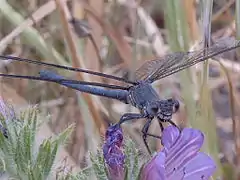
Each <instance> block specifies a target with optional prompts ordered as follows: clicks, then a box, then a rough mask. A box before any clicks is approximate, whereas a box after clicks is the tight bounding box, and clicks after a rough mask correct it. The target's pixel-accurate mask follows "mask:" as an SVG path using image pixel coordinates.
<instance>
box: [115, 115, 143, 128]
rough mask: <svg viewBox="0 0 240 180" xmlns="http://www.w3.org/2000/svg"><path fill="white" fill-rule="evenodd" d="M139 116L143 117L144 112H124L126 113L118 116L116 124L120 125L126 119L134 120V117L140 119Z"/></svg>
mask: <svg viewBox="0 0 240 180" xmlns="http://www.w3.org/2000/svg"><path fill="white" fill-rule="evenodd" d="M141 118H145V115H144V114H137V113H126V114H123V115H122V117H121V118H120V120H119V122H118V123H117V125H119V126H120V125H121V124H122V123H124V122H126V121H131V120H134V119H141Z"/></svg>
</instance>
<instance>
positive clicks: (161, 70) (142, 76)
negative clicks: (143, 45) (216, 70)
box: [135, 38, 240, 82]
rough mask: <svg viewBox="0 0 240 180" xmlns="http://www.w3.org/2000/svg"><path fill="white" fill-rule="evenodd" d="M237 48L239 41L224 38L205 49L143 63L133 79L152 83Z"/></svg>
mask: <svg viewBox="0 0 240 180" xmlns="http://www.w3.org/2000/svg"><path fill="white" fill-rule="evenodd" d="M239 46H240V41H238V40H235V39H233V38H224V39H221V40H219V41H217V42H216V43H214V44H213V46H211V47H209V48H206V49H201V50H198V51H193V52H176V53H172V54H168V55H166V56H164V57H162V58H159V59H155V60H150V61H147V62H146V63H144V64H143V65H142V66H141V67H140V68H139V69H138V70H137V71H136V72H135V77H136V80H137V81H139V80H145V81H149V82H154V81H156V80H158V79H162V78H164V77H167V76H169V75H171V74H174V73H176V72H179V71H181V70H183V69H185V68H188V67H190V66H193V65H195V64H197V63H199V62H202V61H205V60H207V59H209V58H211V57H214V56H216V55H218V54H221V53H223V52H226V51H230V50H232V49H235V48H237V47H239Z"/></svg>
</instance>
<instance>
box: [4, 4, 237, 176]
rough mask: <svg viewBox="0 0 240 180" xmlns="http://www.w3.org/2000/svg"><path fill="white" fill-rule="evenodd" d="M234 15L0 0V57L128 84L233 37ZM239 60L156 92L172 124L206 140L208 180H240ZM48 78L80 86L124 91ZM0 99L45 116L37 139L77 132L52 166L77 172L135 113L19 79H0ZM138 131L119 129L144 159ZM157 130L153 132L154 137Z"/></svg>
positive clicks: (203, 7)
mask: <svg viewBox="0 0 240 180" xmlns="http://www.w3.org/2000/svg"><path fill="white" fill-rule="evenodd" d="M239 7H240V4H239V1H238V0H236V1H234V0H213V1H210V0H209V1H208V0H205V1H204V0H198V1H197V0H181V1H175V0H112V1H106V0H88V1H81V0H31V1H28V0H21V1H18V0H8V1H7V0H0V53H1V54H3V55H14V56H18V57H24V58H29V59H37V60H40V61H44V62H51V63H56V64H60V65H67V66H73V67H79V68H87V69H91V70H94V71H98V72H104V73H108V74H113V75H117V76H120V77H121V76H125V77H129V78H131V75H132V73H133V72H134V70H135V69H136V68H137V67H139V65H140V64H142V63H143V62H144V61H146V60H149V59H154V58H157V57H161V56H164V55H165V54H166V53H169V52H175V51H191V50H197V49H201V48H203V46H202V44H203V43H202V42H206V41H207V42H208V43H212V42H214V41H216V40H217V39H219V38H223V37H231V36H234V37H237V36H238V34H239V29H238V27H239V15H240V13H239ZM73 19H74V21H73ZM83 20H84V21H83ZM79 22H80V23H82V24H81V27H82V26H84V27H85V28H84V29H82V28H81V27H80V26H79ZM238 54H239V50H238V51H234V52H233V51H231V52H226V53H224V54H223V56H222V59H221V61H220V62H221V64H219V63H216V62H213V61H211V60H209V61H208V62H207V63H204V64H201V65H197V66H194V67H192V68H189V69H188V70H185V71H183V72H180V73H179V74H175V75H172V76H170V77H167V78H165V79H162V80H160V81H157V82H156V83H154V87H155V88H156V90H157V91H158V92H159V95H160V97H161V98H168V97H174V98H177V99H179V100H180V101H181V108H180V111H179V112H178V113H176V114H175V115H174V117H173V121H174V122H176V123H177V124H178V125H179V126H181V127H185V126H192V127H195V128H200V129H201V130H203V131H204V132H205V135H206V143H205V147H204V151H205V152H207V153H209V154H211V155H212V156H213V157H214V158H215V161H216V162H217V163H218V171H217V172H216V175H215V177H222V178H223V179H227V180H229V179H240V175H239V174H240V144H239V142H240V141H239V138H240V124H239V122H238V121H239V118H240V114H239V112H238V109H239V99H240V83H239V80H240V79H239V72H240V69H239V68H240V66H239V61H238ZM0 68H1V72H2V73H9V74H21V75H34V74H35V75H36V74H37V73H38V72H39V70H40V69H44V68H46V67H42V66H36V65H30V64H26V63H19V62H12V61H0ZM55 71H59V73H61V74H64V75H66V76H68V77H69V78H75V79H78V80H87V81H96V82H104V83H114V84H117V85H123V84H120V83H119V82H116V81H113V80H110V79H103V78H100V77H97V76H88V75H86V74H80V73H78V74H74V73H71V72H68V71H63V70H59V69H58V70H57V69H55ZM0 93H1V96H2V97H3V98H4V99H5V100H8V101H11V102H12V104H13V105H14V106H16V107H17V108H25V107H27V106H28V105H38V106H39V109H40V110H41V112H42V113H44V114H45V115H50V116H51V119H52V120H51V121H50V122H48V125H45V126H44V128H41V129H40V133H39V136H44V137H47V136H51V135H52V134H57V133H59V132H62V131H63V130H64V129H66V127H68V125H69V124H72V123H75V129H74V131H73V133H72V135H71V138H70V139H71V140H70V142H69V143H68V146H67V148H66V149H64V148H62V149H61V150H60V156H59V157H60V159H61V158H62V159H68V163H69V166H72V167H74V168H76V169H79V168H84V167H86V166H87V165H88V164H89V162H90V161H89V158H88V152H89V151H91V152H92V153H97V148H98V147H99V145H101V143H102V136H103V134H104V132H105V129H106V127H107V125H108V124H110V123H115V122H117V121H118V120H119V118H120V117H121V115H122V114H123V113H124V112H133V111H137V110H136V109H135V108H133V107H131V106H129V105H125V104H122V103H119V102H117V101H113V100H111V99H106V98H100V97H96V96H90V95H88V94H84V93H79V92H76V91H74V90H71V89H67V88H64V87H61V86H59V85H56V84H53V83H45V82H36V81H29V80H24V79H22V80H20V79H17V80H16V79H6V78H5V79H3V78H2V79H1V83H0ZM144 123H145V120H142V121H133V122H131V123H130V125H127V126H126V125H123V127H124V131H125V134H126V136H129V137H131V138H132V139H133V140H134V142H136V144H137V146H138V147H139V148H140V150H141V151H142V153H146V149H145V147H144V145H143V141H142V138H141V127H142V126H143V124H144ZM155 123H157V122H154V123H153V125H152V126H151V132H152V133H154V134H159V132H160V131H159V128H158V126H157V125H156V126H155V125H154V124H155ZM41 138H42V137H41ZM149 143H150V145H151V148H152V150H159V149H160V148H161V142H160V141H159V140H156V139H152V138H149ZM64 162H65V161H64ZM74 168H73V169H74ZM232 172H234V173H232Z"/></svg>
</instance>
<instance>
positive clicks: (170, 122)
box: [168, 120, 181, 132]
mask: <svg viewBox="0 0 240 180" xmlns="http://www.w3.org/2000/svg"><path fill="white" fill-rule="evenodd" d="M168 122H169V124H171V125H173V126H175V127H176V128H178V130H179V131H180V132H181V129H180V128H179V127H178V126H177V125H176V124H175V123H174V122H173V121H172V120H169V121H168Z"/></svg>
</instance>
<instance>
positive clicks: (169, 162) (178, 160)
mask: <svg viewBox="0 0 240 180" xmlns="http://www.w3.org/2000/svg"><path fill="white" fill-rule="evenodd" d="M203 140H204V136H203V134H202V133H201V131H199V130H196V129H192V128H184V129H183V131H182V132H181V134H180V137H179V138H178V139H177V141H176V142H175V144H174V145H173V146H172V147H171V149H170V150H168V151H166V150H165V148H164V151H165V152H166V153H167V159H166V174H167V176H168V175H169V174H172V173H173V171H175V170H178V169H180V168H181V167H182V166H184V165H185V164H186V163H188V162H189V161H190V160H191V159H192V158H193V157H194V156H196V154H197V153H198V152H199V150H200V148H201V147H202V144H203Z"/></svg>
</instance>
